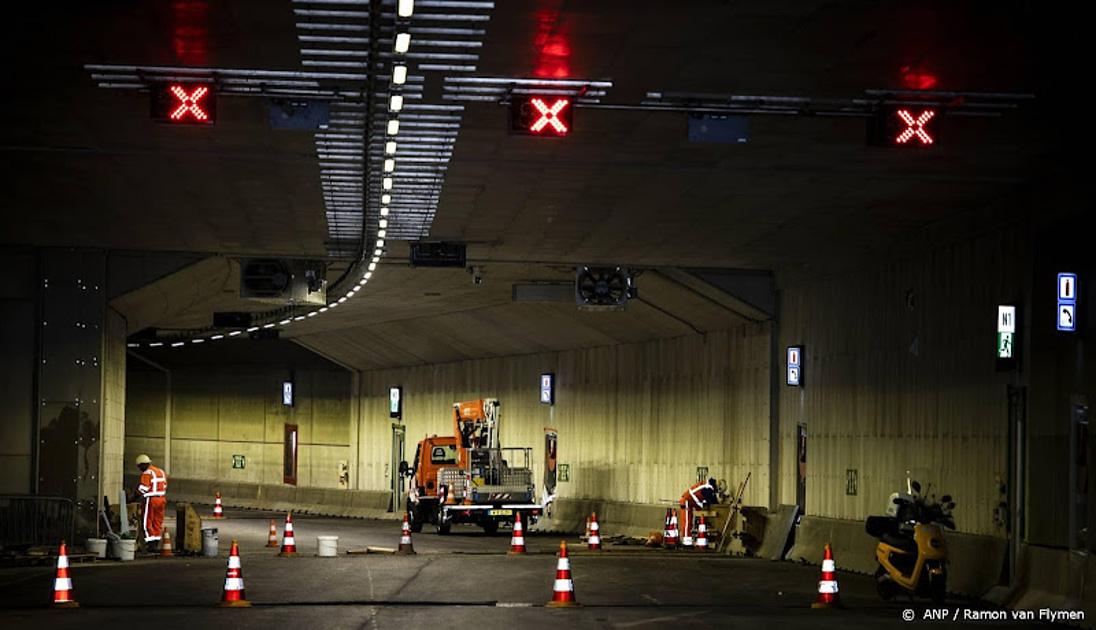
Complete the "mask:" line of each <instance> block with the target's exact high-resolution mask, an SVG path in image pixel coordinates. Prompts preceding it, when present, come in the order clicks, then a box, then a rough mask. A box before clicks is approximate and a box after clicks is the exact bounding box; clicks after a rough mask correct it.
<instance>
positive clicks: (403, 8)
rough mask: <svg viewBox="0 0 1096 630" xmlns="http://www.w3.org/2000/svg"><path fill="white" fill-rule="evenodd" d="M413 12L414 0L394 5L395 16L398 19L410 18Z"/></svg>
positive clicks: (400, 1)
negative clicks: (398, 17)
mask: <svg viewBox="0 0 1096 630" xmlns="http://www.w3.org/2000/svg"><path fill="white" fill-rule="evenodd" d="M414 12H415V0H399V1H398V2H397V3H396V15H399V16H400V17H411V14H412V13H414Z"/></svg>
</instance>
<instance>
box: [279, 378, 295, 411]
mask: <svg viewBox="0 0 1096 630" xmlns="http://www.w3.org/2000/svg"><path fill="white" fill-rule="evenodd" d="M282 404H283V405H285V406H286V407H292V406H293V381H282Z"/></svg>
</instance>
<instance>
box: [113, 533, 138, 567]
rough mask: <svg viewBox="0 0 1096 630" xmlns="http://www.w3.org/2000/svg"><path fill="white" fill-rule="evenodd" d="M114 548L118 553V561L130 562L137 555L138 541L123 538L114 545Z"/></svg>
mask: <svg viewBox="0 0 1096 630" xmlns="http://www.w3.org/2000/svg"><path fill="white" fill-rule="evenodd" d="M114 546H115V547H116V548H117V551H118V559H119V560H121V561H122V562H129V561H130V560H133V558H134V556H136V555H137V541H136V540H133V539H132V538H123V539H122V540H119V541H118V542H116V543H114Z"/></svg>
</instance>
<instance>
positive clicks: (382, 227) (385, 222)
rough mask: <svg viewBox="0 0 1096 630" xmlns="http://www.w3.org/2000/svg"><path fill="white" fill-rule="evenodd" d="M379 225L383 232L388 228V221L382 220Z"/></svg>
mask: <svg viewBox="0 0 1096 630" xmlns="http://www.w3.org/2000/svg"><path fill="white" fill-rule="evenodd" d="M378 225H379V226H380V228H381V229H382V230H383V229H384V228H386V227H388V219H381V220H380V223H378Z"/></svg>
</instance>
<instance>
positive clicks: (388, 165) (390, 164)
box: [384, 158, 396, 173]
mask: <svg viewBox="0 0 1096 630" xmlns="http://www.w3.org/2000/svg"><path fill="white" fill-rule="evenodd" d="M394 170H396V161H395V160H393V159H392V158H388V159H387V160H385V161H384V172H385V173H391V172H392V171H394Z"/></svg>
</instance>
